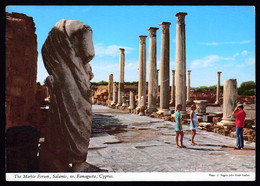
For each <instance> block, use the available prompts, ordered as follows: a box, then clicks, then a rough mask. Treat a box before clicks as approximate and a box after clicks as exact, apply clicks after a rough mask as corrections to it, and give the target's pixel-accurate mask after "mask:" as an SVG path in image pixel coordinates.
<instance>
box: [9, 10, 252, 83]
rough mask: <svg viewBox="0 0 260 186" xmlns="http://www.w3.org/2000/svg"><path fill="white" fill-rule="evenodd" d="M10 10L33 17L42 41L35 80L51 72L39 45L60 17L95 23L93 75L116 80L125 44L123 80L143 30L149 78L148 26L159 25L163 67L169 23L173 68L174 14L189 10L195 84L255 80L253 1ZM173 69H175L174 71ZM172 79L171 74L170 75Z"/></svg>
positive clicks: (133, 74) (131, 69)
mask: <svg viewBox="0 0 260 186" xmlns="http://www.w3.org/2000/svg"><path fill="white" fill-rule="evenodd" d="M6 12H9V13H11V12H18V13H24V14H26V15H27V16H30V17H33V20H34V22H35V27H36V34H37V43H38V46H37V48H38V67H37V81H39V82H41V83H43V81H44V79H45V78H46V77H47V76H48V73H47V72H46V70H45V67H44V65H43V61H42V56H41V48H42V45H43V43H44V41H45V39H46V38H47V36H48V33H49V31H50V30H51V28H52V27H53V26H54V25H55V24H56V23H57V22H58V21H59V20H61V19H76V20H80V21H82V22H83V23H85V24H87V25H89V26H91V28H92V30H93V43H94V47H95V58H94V59H93V60H92V61H91V62H90V64H91V66H92V70H93V73H94V75H95V76H94V78H93V80H92V81H101V80H105V81H108V76H109V74H113V75H114V81H118V73H119V48H125V81H138V60H139V35H147V36H148V37H147V39H146V45H147V47H146V48H147V52H146V55H147V61H146V64H147V81H148V64H149V34H148V30H147V29H148V28H149V27H158V28H159V30H158V31H157V68H158V69H160V51H161V29H160V26H159V25H158V24H160V23H161V22H171V25H170V70H174V69H175V48H176V46H175V45H176V43H175V37H176V17H175V16H174V14H176V13H178V12H187V13H188V15H187V16H186V18H185V23H186V67H187V70H191V86H192V87H198V86H203V85H206V86H210V85H216V82H217V73H216V72H217V71H222V74H221V84H223V81H224V80H226V79H229V78H236V79H237V82H238V86H239V85H240V83H241V82H244V81H250V80H253V81H255V8H254V7H253V6H7V7H6ZM170 74H171V73H170ZM170 79H171V78H170Z"/></svg>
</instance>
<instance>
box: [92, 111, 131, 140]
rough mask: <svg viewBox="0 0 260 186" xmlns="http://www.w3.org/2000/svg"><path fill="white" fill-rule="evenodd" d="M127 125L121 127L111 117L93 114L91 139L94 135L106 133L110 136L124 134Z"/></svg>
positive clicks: (117, 121)
mask: <svg viewBox="0 0 260 186" xmlns="http://www.w3.org/2000/svg"><path fill="white" fill-rule="evenodd" d="M126 128H127V125H122V124H121V123H120V121H119V120H118V119H117V118H115V117H113V116H107V115H102V114H93V122H92V131H91V137H93V136H94V135H95V134H101V133H108V134H110V135H113V134H116V133H121V132H126V130H125V129H126Z"/></svg>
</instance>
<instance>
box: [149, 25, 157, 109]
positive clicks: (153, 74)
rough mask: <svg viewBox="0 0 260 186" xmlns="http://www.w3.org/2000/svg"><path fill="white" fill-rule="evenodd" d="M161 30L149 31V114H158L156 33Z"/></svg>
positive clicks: (153, 28)
mask: <svg viewBox="0 0 260 186" xmlns="http://www.w3.org/2000/svg"><path fill="white" fill-rule="evenodd" d="M158 29H159V28H156V27H150V28H149V29H148V31H149V82H148V112H150V113H152V112H156V111H157V109H156V101H157V87H158V77H157V47H156V31H157V30H158Z"/></svg>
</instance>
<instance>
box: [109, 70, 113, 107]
mask: <svg viewBox="0 0 260 186" xmlns="http://www.w3.org/2000/svg"><path fill="white" fill-rule="evenodd" d="M112 100H113V74H109V77H108V104H109V105H110V104H111V102H112Z"/></svg>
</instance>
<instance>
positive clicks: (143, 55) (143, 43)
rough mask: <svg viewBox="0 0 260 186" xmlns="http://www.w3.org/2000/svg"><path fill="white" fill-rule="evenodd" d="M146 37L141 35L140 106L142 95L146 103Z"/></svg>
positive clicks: (139, 104)
mask: <svg viewBox="0 0 260 186" xmlns="http://www.w3.org/2000/svg"><path fill="white" fill-rule="evenodd" d="M146 37H147V36H143V35H141V36H139V41H140V44H139V82H138V107H140V106H141V97H142V96H143V99H144V105H143V106H144V107H145V105H146Z"/></svg>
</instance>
